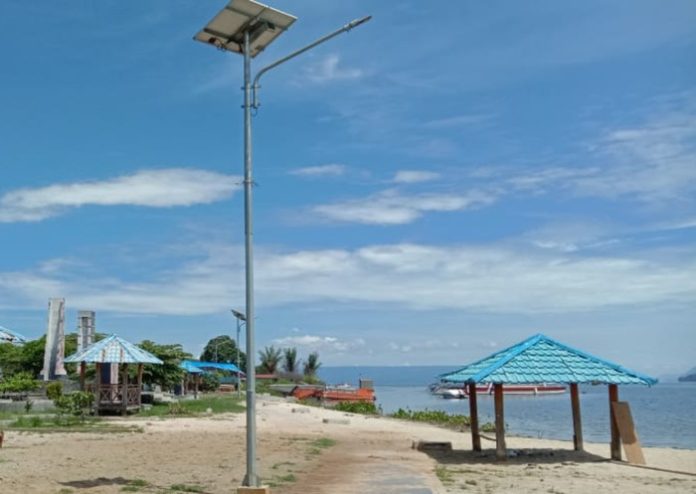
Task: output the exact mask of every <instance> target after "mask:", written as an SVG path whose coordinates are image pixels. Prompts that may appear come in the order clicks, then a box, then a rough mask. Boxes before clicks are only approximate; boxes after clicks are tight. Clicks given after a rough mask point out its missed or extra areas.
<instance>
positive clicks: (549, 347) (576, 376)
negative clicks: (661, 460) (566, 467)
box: [440, 334, 657, 460]
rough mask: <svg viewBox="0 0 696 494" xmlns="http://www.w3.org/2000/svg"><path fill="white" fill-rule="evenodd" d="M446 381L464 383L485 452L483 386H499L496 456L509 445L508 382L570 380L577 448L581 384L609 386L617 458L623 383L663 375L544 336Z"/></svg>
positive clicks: (477, 442)
mask: <svg viewBox="0 0 696 494" xmlns="http://www.w3.org/2000/svg"><path fill="white" fill-rule="evenodd" d="M440 380H441V381H442V382H445V383H458V384H461V385H462V386H463V387H464V386H465V387H466V388H467V390H468V395H469V411H470V414H471V441H472V445H473V449H474V450H475V451H481V437H480V435H479V426H478V403H477V399H476V385H477V384H493V389H494V404H495V428H496V456H497V457H498V459H505V458H507V451H506V447H505V413H504V401H503V390H504V386H505V385H506V384H517V385H522V384H541V383H547V384H551V383H553V384H568V385H569V387H570V402H571V409H572V412H573V431H574V434H573V444H574V449H575V450H576V451H582V450H583V438H582V420H581V414H580V393H579V389H578V385H579V384H606V385H607V386H608V390H609V413H610V415H611V416H610V418H609V419H610V424H611V447H610V453H611V458H612V459H615V460H620V459H621V440H620V437H619V424H618V423H617V420H616V414H617V412H616V410H617V407H618V404H619V403H618V401H619V388H618V386H619V385H621V384H643V385H647V386H651V385H653V384H656V383H657V379H654V378H652V377H649V376H646V375H643V374H640V373H638V372H634V371H631V370H628V369H625V368H624V367H621V366H620V365H617V364H614V363H611V362H608V361H606V360H603V359H600V358H599V357H595V356H593V355H590V354H587V353H585V352H582V351H580V350H576V349H575V348H571V347H569V346H567V345H564V344H562V343H559V342H558V341H556V340H553V339H551V338H549V337H548V336H544V335H543V334H538V335H535V336H532V337H531V338H528V339H527V340H525V341H523V342H521V343H518V344H517V345H513V346H511V347H509V348H506V349H505V350H501V351H499V352H496V353H494V354H492V355H490V356H488V357H486V358H484V359H482V360H479V361H477V362H474V363H472V364H469V365H467V366H466V367H462V368H461V369H458V370H456V371H453V372H450V373H447V374H443V375H441V376H440Z"/></svg>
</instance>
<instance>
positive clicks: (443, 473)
mask: <svg viewBox="0 0 696 494" xmlns="http://www.w3.org/2000/svg"><path fill="white" fill-rule="evenodd" d="M435 475H437V478H438V479H440V482H442V483H443V484H451V483H452V482H454V474H453V473H452V472H451V471H450V470H448V469H447V467H443V466H442V465H438V466H436V467H435Z"/></svg>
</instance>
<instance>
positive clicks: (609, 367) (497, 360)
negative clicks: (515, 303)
mask: <svg viewBox="0 0 696 494" xmlns="http://www.w3.org/2000/svg"><path fill="white" fill-rule="evenodd" d="M440 379H441V380H442V381H444V382H452V383H467V384H468V383H482V384H489V383H502V384H538V383H558V384H564V383H599V384H646V385H648V386H650V385H652V384H656V383H657V379H655V378H653V377H650V376H646V375H644V374H640V373H638V372H634V371H632V370H629V369H625V368H624V367H621V366H620V365H617V364H614V363H612V362H608V361H606V360H603V359H601V358H599V357H595V356H593V355H590V354H588V353H585V352H582V351H580V350H576V349H575V348H571V347H569V346H567V345H564V344H562V343H559V342H558V341H556V340H554V339H552V338H549V337H548V336H544V335H543V334H538V335H535V336H532V337H531V338H528V339H526V340H524V341H523V342H521V343H518V344H517V345H513V346H511V347H509V348H506V349H505V350H501V351H499V352H496V353H494V354H492V355H490V356H488V357H486V358H484V359H482V360H479V361H477V362H474V363H472V364H469V365H467V366H466V367H462V368H461V369H458V370H456V371H453V372H448V373H446V374H442V375H440Z"/></svg>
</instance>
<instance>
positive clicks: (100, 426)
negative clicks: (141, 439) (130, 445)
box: [5, 415, 143, 433]
mask: <svg viewBox="0 0 696 494" xmlns="http://www.w3.org/2000/svg"><path fill="white" fill-rule="evenodd" d="M5 429H6V430H11V431H19V432H41V433H44V432H100V433H101V432H143V429H142V428H141V427H136V426H131V425H118V424H110V423H107V422H104V421H102V420H101V419H98V418H96V417H91V418H88V419H86V420H80V419H78V418H76V417H60V416H53V417H41V416H36V415H35V416H22V417H19V418H17V419H16V420H15V421H14V422H12V423H10V424H9V425H8V426H6V427H5Z"/></svg>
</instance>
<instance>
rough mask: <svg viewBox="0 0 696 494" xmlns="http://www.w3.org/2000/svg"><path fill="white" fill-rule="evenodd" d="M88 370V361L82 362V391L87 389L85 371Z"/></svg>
mask: <svg viewBox="0 0 696 494" xmlns="http://www.w3.org/2000/svg"><path fill="white" fill-rule="evenodd" d="M86 370H87V363H86V362H84V361H82V362H80V391H85V372H86Z"/></svg>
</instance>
